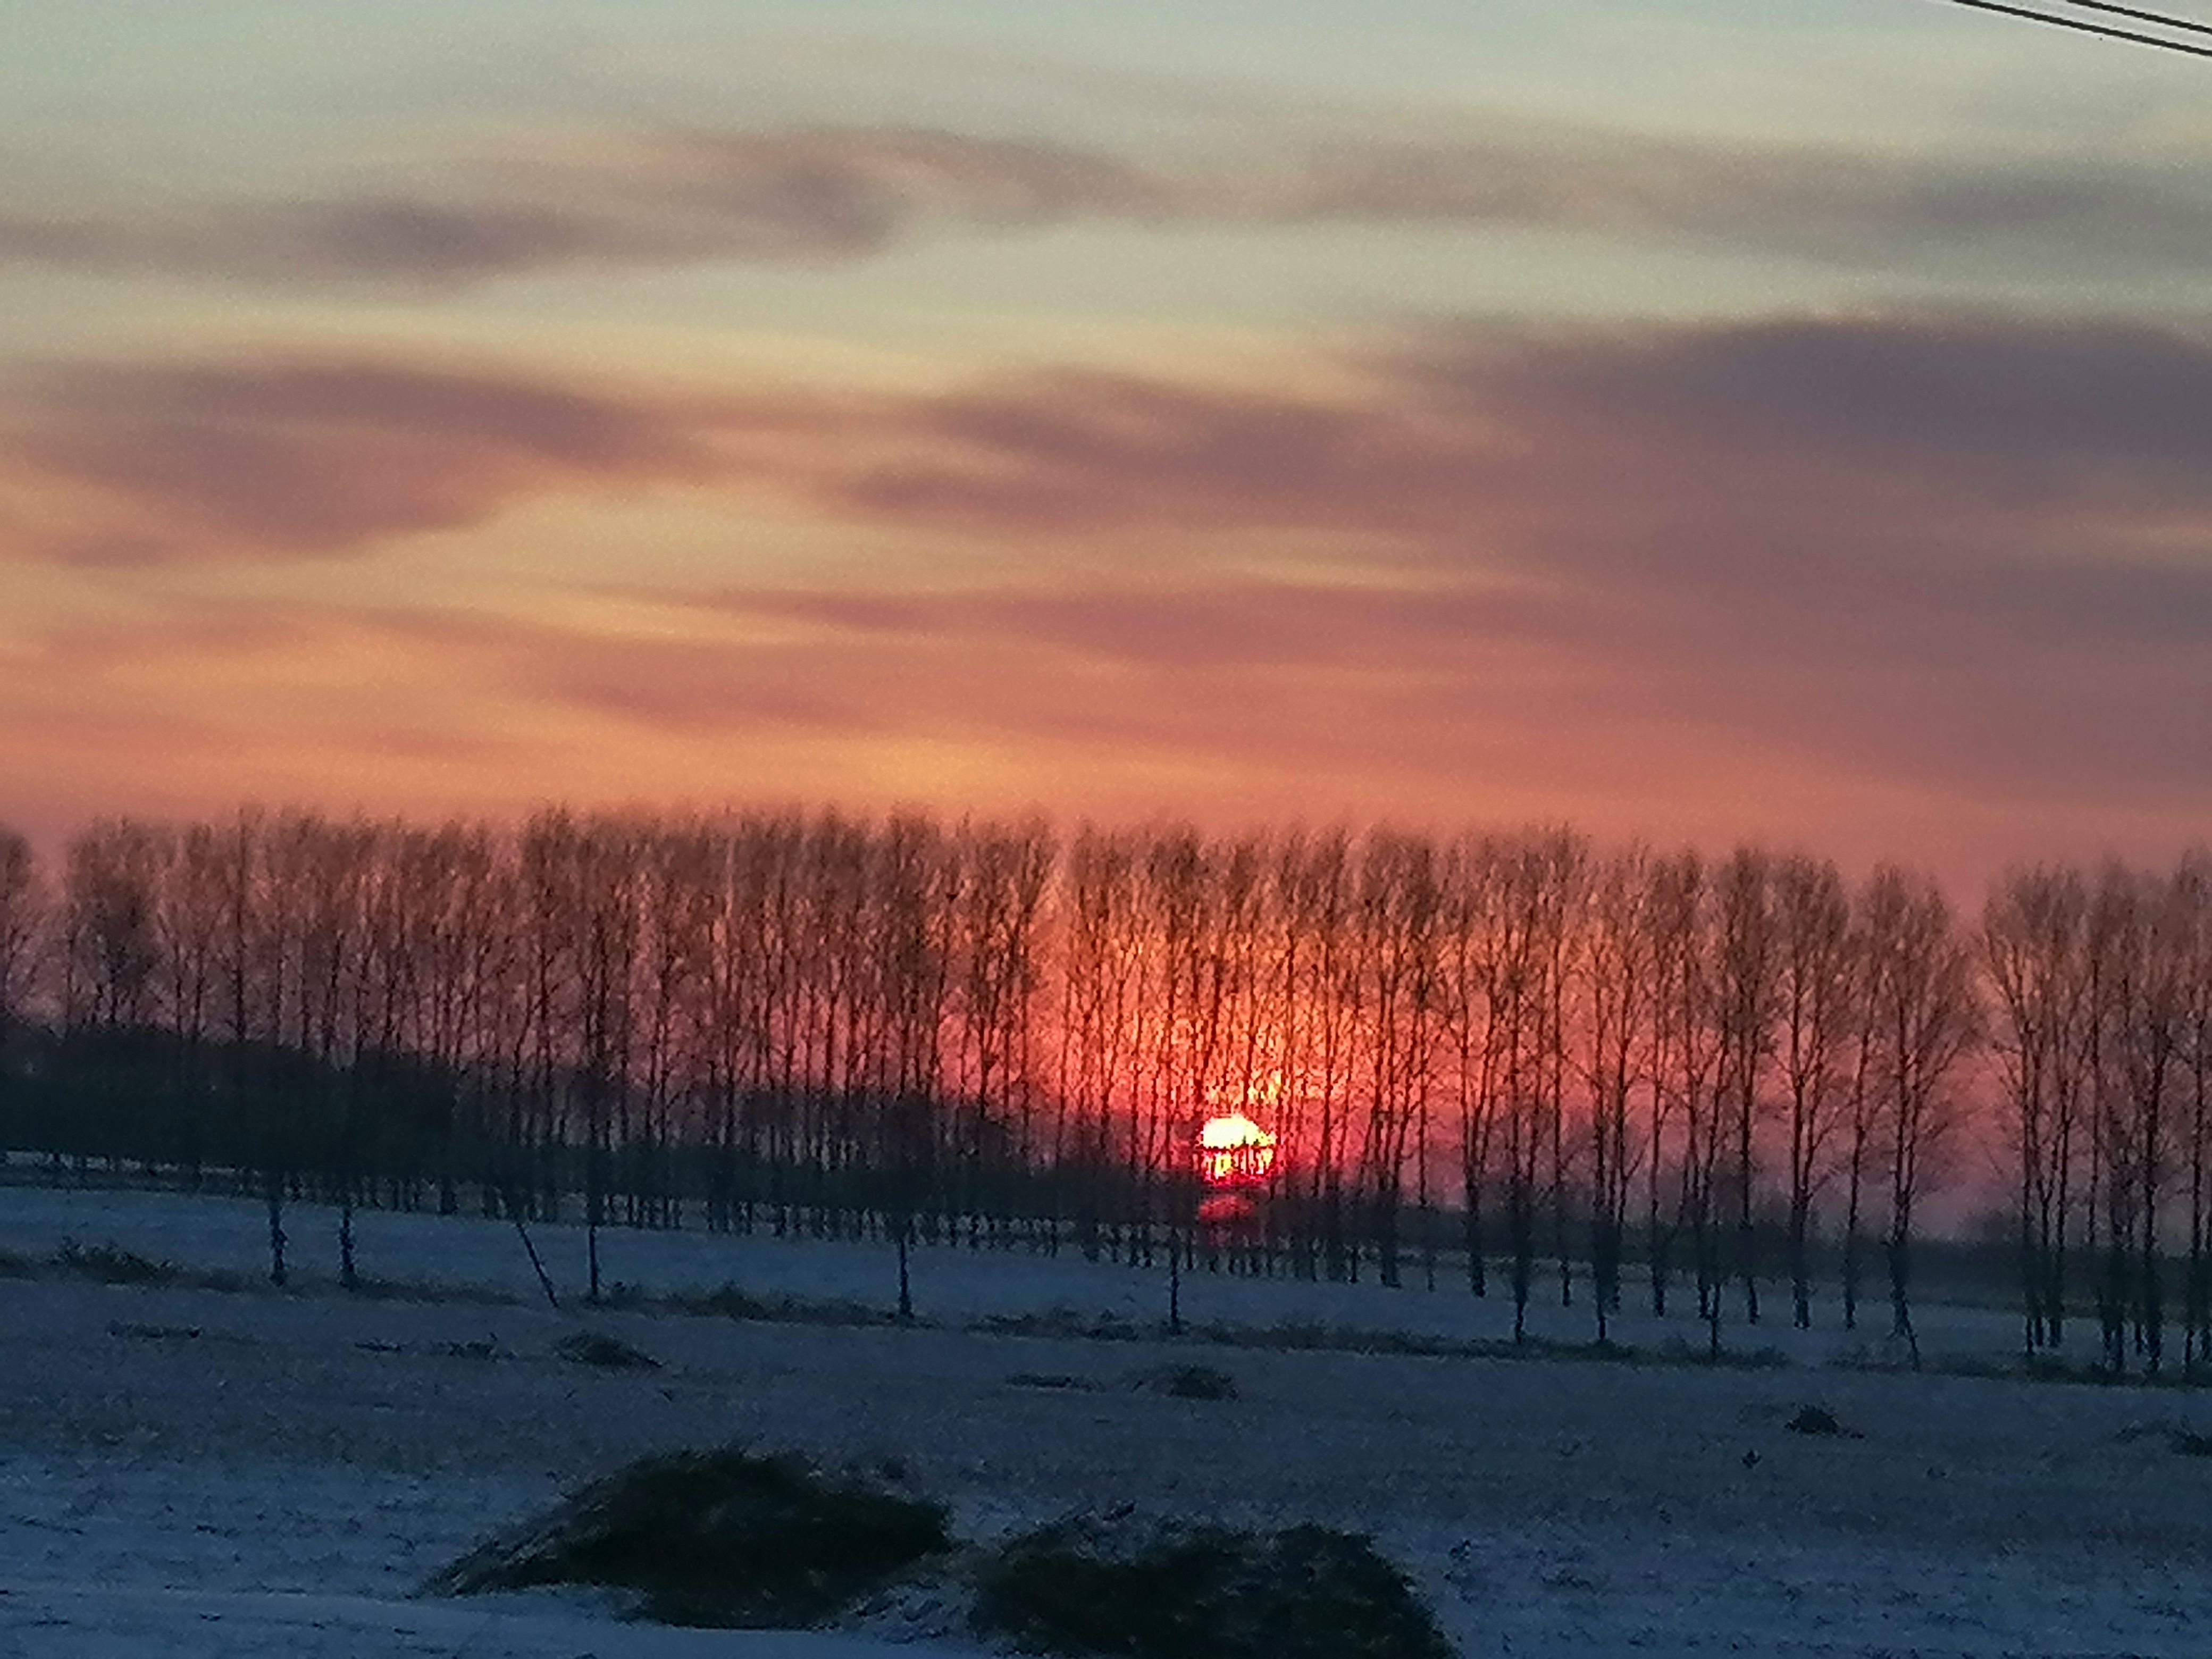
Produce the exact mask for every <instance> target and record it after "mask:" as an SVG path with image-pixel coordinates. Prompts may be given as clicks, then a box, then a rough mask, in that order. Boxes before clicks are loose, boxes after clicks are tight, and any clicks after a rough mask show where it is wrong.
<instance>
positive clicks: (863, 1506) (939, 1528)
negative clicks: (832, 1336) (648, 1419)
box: [423, 1449, 951, 1628]
mask: <svg viewBox="0 0 2212 1659" xmlns="http://www.w3.org/2000/svg"><path fill="white" fill-rule="evenodd" d="M950 1547H951V1540H950V1539H949V1537H948V1536H947V1535H946V1533H945V1511H944V1510H943V1509H942V1508H941V1507H940V1506H939V1505H937V1504H929V1503H924V1502H921V1501H920V1500H918V1499H915V1498H908V1497H906V1496H903V1495H902V1494H899V1493H896V1492H889V1491H886V1490H884V1489H883V1488H881V1487H878V1486H872V1485H869V1484H866V1483H863V1482H862V1481H860V1480H858V1479H835V1478H831V1477H829V1476H827V1475H824V1474H821V1473H819V1472H818V1471H817V1470H815V1469H814V1468H811V1466H809V1465H808V1464H806V1463H805V1462H801V1461H800V1460H799V1459H797V1458H793V1457H771V1456H760V1455H755V1454H753V1453H750V1452H746V1451H742V1450H737V1449H729V1450H723V1451H717V1452H675V1453H671V1454H669V1455H665V1456H659V1457H649V1458H646V1459H644V1460H642V1461H641V1462H636V1463H633V1464H631V1465H629V1467H628V1468H624V1469H621V1470H619V1471H617V1473H615V1474H611V1475H608V1476H606V1477H605V1479H604V1480H597V1481H594V1482H592V1484H591V1485H590V1486H586V1487H584V1488H583V1489H582V1490H581V1491H580V1492H575V1493H574V1494H572V1495H571V1496H569V1497H568V1498H564V1499H562V1501H561V1502H560V1503H559V1504H556V1505H555V1506H554V1507H553V1508H552V1509H551V1510H548V1511H547V1512H546V1513H545V1514H544V1515H542V1516H538V1517H537V1518H536V1519H534V1520H532V1521H529V1522H525V1523H524V1524H523V1525H521V1526H520V1527H519V1528H515V1529H513V1531H510V1532H507V1533H505V1534H501V1535H500V1536H499V1537H496V1538H494V1539H492V1540H491V1541H489V1542H488V1543H485V1544H483V1545H482V1546H480V1547H477V1549H475V1550H472V1551H471V1552H470V1553H468V1554H467V1555H465V1556H463V1557H462V1558H461V1559H459V1560H458V1561H456V1562H454V1563H453V1565H451V1566H449V1567H447V1569H446V1570H445V1571H442V1572H441V1573H439V1574H438V1575H437V1576H436V1577H434V1578H432V1579H431V1580H430V1581H429V1583H428V1584H426V1585H424V1587H423V1589H424V1590H425V1592H426V1593H428V1594H431V1595H472V1594H477V1593H480V1592H483V1591H487V1590H505V1589H530V1588H532V1587H533V1586H537V1585H542V1584H583V1585H592V1586H598V1587H600V1588H604V1589H617V1590H627V1591H631V1592H634V1593H635V1594H636V1595H637V1596H638V1597H639V1610H640V1611H641V1613H644V1615H645V1616H646V1617H647V1618H651V1619H656V1620H661V1621H662V1622H664V1623H667V1624H676V1625H708V1626H727V1627H733V1628H746V1627H763V1628H764V1627H789V1626H809V1625H815V1624H819V1623H820V1622H822V1621H823V1620H825V1619H828V1618H829V1617H830V1616H832V1615H833V1614H835V1613H838V1612H840V1611H842V1610H843V1609H844V1608H846V1607H849V1606H850V1605H852V1603H853V1602H854V1601H857V1600H859V1599H860V1597H861V1596H863V1595H866V1594H868V1593H869V1592H871V1591H872V1590H875V1589H878V1588H880V1587H881V1586H883V1585H884V1584H885V1583H888V1582H889V1581H890V1579H891V1578H892V1577H895V1576H896V1574H898V1573H899V1572H900V1571H902V1570H903V1569H905V1568H907V1567H908V1566H910V1565H913V1564H914V1563H915V1562H916V1561H919V1560H921V1559H923V1558H925V1557H927V1556H931V1555H935V1554H937V1553H940V1552H942V1551H945V1550H946V1549H948V1548H950Z"/></svg>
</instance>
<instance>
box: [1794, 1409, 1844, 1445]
mask: <svg viewBox="0 0 2212 1659" xmlns="http://www.w3.org/2000/svg"><path fill="white" fill-rule="evenodd" d="M1782 1426H1783V1427H1784V1428H1785V1429H1787V1430H1789V1431H1790V1433H1792V1434H1811V1435H1831V1436H1834V1437H1838V1438H1842V1439H1846V1440H1857V1439H1859V1438H1861V1436H1860V1434H1859V1431H1857V1429H1847V1428H1845V1427H1844V1425H1843V1422H1842V1420H1841V1419H1838V1417H1837V1415H1836V1414H1835V1413H1833V1412H1832V1411H1830V1410H1829V1409H1828V1408H1827V1407H1826V1406H1800V1407H1798V1408H1797V1414H1796V1416H1795V1417H1793V1418H1791V1419H1790V1420H1789V1421H1788V1422H1787V1423H1784V1425H1782Z"/></svg>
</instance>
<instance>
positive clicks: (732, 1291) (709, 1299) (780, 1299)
mask: <svg viewBox="0 0 2212 1659" xmlns="http://www.w3.org/2000/svg"><path fill="white" fill-rule="evenodd" d="M667 1305H668V1306H670V1307H671V1308H674V1309H677V1310H679V1311H680V1312H684V1313H689V1314H707V1315H712V1316H715V1317H717V1318H721V1319H743V1320H747V1321H751V1322H759V1323H765V1324H781V1325H890V1324H893V1323H896V1316H895V1315H893V1314H891V1313H890V1312H888V1311H886V1310H883V1309H880V1308H871V1307H869V1306H868V1305H867V1304H865V1303H860V1302H848V1301H839V1300H836V1299H834V1298H823V1297H797V1296H775V1297H764V1296H756V1295H754V1294H753V1293H752V1292H751V1291H747V1290H744V1289H743V1288H741V1287H740V1286H738V1285H732V1284H723V1285H717V1286H716V1287H715V1288H714V1289H713V1290H711V1291H678V1292H675V1293H674V1294H672V1295H671V1296H670V1297H668V1298H667Z"/></svg>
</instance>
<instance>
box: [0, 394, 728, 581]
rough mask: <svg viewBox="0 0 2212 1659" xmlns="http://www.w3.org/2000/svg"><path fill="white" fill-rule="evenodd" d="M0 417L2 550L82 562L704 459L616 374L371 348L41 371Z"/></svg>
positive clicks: (254, 541) (353, 521)
mask: <svg viewBox="0 0 2212 1659" xmlns="http://www.w3.org/2000/svg"><path fill="white" fill-rule="evenodd" d="M0 431H6V432H8V433H9V435H10V437H11V438H12V440H13V443H12V446H11V447H12V448H13V450H14V455H13V458H12V460H11V461H10V462H9V463H0V509H5V508H6V507H8V506H9V503H10V501H11V500H12V501H13V503H14V506H15V510H14V511H13V512H12V513H6V515H5V517H0V524H5V523H6V522H7V521H8V520H9V519H12V520H13V521H14V523H15V532H14V534H13V536H12V538H10V539H12V541H13V542H14V546H13V548H12V551H14V552H15V554H16V556H19V557H21V556H27V557H33V558H45V559H49V560H55V561H59V562H72V563H81V564H106V565H117V564H143V563H158V562H175V561H179V560H189V559H216V560H240V559H271V558H273V559H280V560H293V559H301V558H316V557H325V556H334V555H342V554H347V553H352V552H357V551H359V550H362V549H363V548H365V547H368V546H371V545H374V544H377V543H378V542H380V541H382V540H385V539H386V538H392V537H396V536H402V535H405V534H409V533H411V532H421V531H428V530H450V529H459V528H463V527H465V526H470V525H473V524H477V523H480V522H482V521H483V520H487V519H489V518H491V517H492V516H494V515H495V514H496V513H498V512H499V511H500V510H501V508H502V507H506V506H507V505H508V504H510V503H512V502H513V501H518V500H521V499H526V498H529V497H532V496H537V495H545V494H556V493H560V492H562V491H563V490H568V489H588V488H597V489H605V488H610V487H613V486H617V485H620V484H623V483H637V482H642V481H653V480H661V479H669V478H680V477H689V476H693V475H696V473H697V472H698V471H700V469H701V468H702V465H703V459H702V453H701V452H700V451H699V449H698V447H697V446H696V443H695V442H694V441H692V440H691V439H690V437H689V436H687V435H686V434H685V433H684V431H683V429H682V428H681V427H680V425H679V424H678V422H676V421H675V420H674V419H673V418H672V417H671V416H670V415H669V414H668V413H667V412H665V411H662V410H655V409H653V408H652V407H651V406H650V405H649V404H646V403H645V402H643V401H642V400H634V399H629V398H624V397H623V395H621V394H620V393H618V392H612V391H609V390H606V389H599V390H596V391H592V392H583V391H578V390H574V389H571V388H568V387H563V386H559V385H557V384H555V383H551V382H548V381H541V380H531V379H528V378H524V377H513V376H503V375H498V374H483V373H471V372H470V371H468V370H466V369H456V368H433V367H430V366H427V365H422V364H402V363H395V362H378V361H374V360H372V359H366V358H353V359H339V360H335V361H317V362H246V363H236V362H233V363H225V364H192V365H138V366H116V365H78V366H73V367H70V368H54V369H49V370H48V371H46V372H44V373H40V374H33V375H29V376H27V377H26V378H25V379H24V380H22V381H21V382H19V384H18V386H16V388H15V397H14V398H13V399H12V400H11V402H10V404H8V405H6V406H4V407H0ZM9 471H13V472H14V474H15V481H16V483H15V490H14V491H12V492H10V491H9V489H8V488H7V484H8V477H9ZM9 550H11V549H9V547H8V546H6V545H5V544H0V555H4V554H5V553H6V552H8V551H9Z"/></svg>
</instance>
